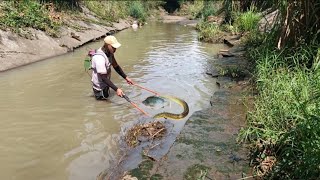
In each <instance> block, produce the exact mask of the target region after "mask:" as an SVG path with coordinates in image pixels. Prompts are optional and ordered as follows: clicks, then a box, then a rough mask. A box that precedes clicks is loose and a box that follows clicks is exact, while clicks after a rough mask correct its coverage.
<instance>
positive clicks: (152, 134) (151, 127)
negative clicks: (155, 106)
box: [125, 121, 167, 147]
mask: <svg viewBox="0 0 320 180" xmlns="http://www.w3.org/2000/svg"><path fill="white" fill-rule="evenodd" d="M166 132H167V128H166V126H165V125H164V124H163V123H162V122H159V121H157V122H150V123H145V124H139V125H135V126H133V127H132V128H131V129H129V130H128V131H127V134H126V136H125V141H126V143H127V145H128V146H130V147H136V146H138V145H139V144H140V143H141V142H143V141H148V140H152V139H160V138H162V137H164V135H165V134H166Z"/></svg>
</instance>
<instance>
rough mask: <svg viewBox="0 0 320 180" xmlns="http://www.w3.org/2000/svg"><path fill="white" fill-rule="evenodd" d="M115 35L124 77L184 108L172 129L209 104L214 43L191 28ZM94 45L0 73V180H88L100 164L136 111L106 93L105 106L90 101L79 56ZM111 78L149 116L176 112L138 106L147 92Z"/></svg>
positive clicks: (113, 150) (154, 27)
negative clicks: (181, 101)
mask: <svg viewBox="0 0 320 180" xmlns="http://www.w3.org/2000/svg"><path fill="white" fill-rule="evenodd" d="M115 36H116V37H117V38H118V40H119V41H120V43H122V46H121V48H119V49H118V50H117V53H116V58H117V59H118V62H119V64H120V65H122V67H123V69H124V71H125V72H126V73H127V75H128V76H129V77H131V78H132V79H133V80H134V81H135V82H137V83H139V84H140V85H142V86H145V87H148V88H150V89H152V90H155V91H157V92H159V93H162V94H169V95H173V96H177V97H180V98H182V99H184V100H185V101H186V102H187V103H188V104H189V107H190V113H189V115H188V116H187V117H186V118H184V119H183V120H181V121H174V123H175V125H176V128H177V129H178V130H179V129H181V128H182V127H183V125H184V123H185V120H186V119H187V118H188V117H189V116H190V115H191V114H192V113H193V112H194V111H196V110H199V109H202V108H206V107H208V106H209V98H210V96H211V95H212V93H213V92H214V91H215V90H216V89H215V88H216V87H215V85H214V84H215V83H214V81H215V80H214V79H212V78H211V77H210V76H207V75H206V74H205V72H206V68H207V63H208V61H210V60H213V59H214V55H215V54H216V53H217V51H218V49H220V48H222V45H221V46H219V45H210V44H203V43H200V42H198V41H197V33H196V31H195V30H193V29H192V28H189V27H184V26H179V25H174V24H157V23H151V24H148V25H146V26H144V27H143V28H141V29H139V30H138V31H133V30H131V29H128V30H125V31H122V32H119V33H117V34H116V35H115ZM100 45H101V41H99V42H96V43H91V44H88V45H86V46H84V47H82V48H80V49H77V50H76V51H74V52H72V53H69V54H66V55H63V56H59V57H55V58H52V59H48V60H45V61H41V62H38V63H34V64H31V65H28V66H24V67H21V68H17V69H14V70H11V71H7V72H3V73H1V74H0V99H1V101H0V119H1V126H0V136H1V140H0V172H1V173H0V179H8V180H9V179H12V180H22V179H23V180H36V179H41V180H57V179H59V180H63V179H69V180H88V179H95V178H96V176H97V174H99V173H100V172H101V171H103V170H104V169H106V168H107V167H108V165H109V161H110V160H112V159H113V158H114V157H115V153H116V152H117V140H118V137H119V132H120V129H121V126H123V125H124V124H127V123H128V122H133V121H135V120H136V119H139V118H140V117H142V114H141V113H140V112H139V111H137V110H136V109H134V108H133V107H132V106H131V105H130V104H129V103H127V102H126V101H125V100H124V99H121V98H119V97H117V96H115V95H114V93H113V92H112V95H111V97H110V99H109V100H107V101H96V100H95V99H94V98H93V97H92V90H91V84H90V77H89V76H88V74H86V73H85V72H84V69H83V58H84V55H85V54H86V52H87V51H88V49H90V48H98V47H99V46H100ZM112 79H113V81H114V82H115V84H116V85H118V86H119V87H121V88H122V89H123V90H124V92H125V93H126V94H127V95H128V97H129V98H130V99H131V100H132V101H134V102H135V103H137V104H138V105H139V106H140V107H141V108H142V109H144V110H145V111H147V112H148V113H149V114H151V115H154V114H156V113H159V112H162V111H164V110H168V111H171V112H180V111H181V109H179V108H180V107H179V106H176V105H175V104H174V103H172V104H170V106H169V107H165V108H163V109H151V108H148V107H146V106H144V105H143V104H142V101H143V100H144V99H146V98H147V97H148V96H151V95H152V94H151V93H149V92H147V91H144V90H141V89H139V88H137V87H132V86H129V85H127V84H126V83H125V82H124V81H123V80H122V79H121V78H119V76H118V75H117V74H116V73H113V77H112Z"/></svg>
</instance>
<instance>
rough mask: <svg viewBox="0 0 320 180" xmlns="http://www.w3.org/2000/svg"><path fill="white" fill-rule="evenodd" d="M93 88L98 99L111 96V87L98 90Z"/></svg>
mask: <svg viewBox="0 0 320 180" xmlns="http://www.w3.org/2000/svg"><path fill="white" fill-rule="evenodd" d="M92 90H93V94H94V96H95V98H96V100H104V99H107V98H108V97H109V87H106V88H104V89H103V90H102V91H98V90H96V89H94V88H92Z"/></svg>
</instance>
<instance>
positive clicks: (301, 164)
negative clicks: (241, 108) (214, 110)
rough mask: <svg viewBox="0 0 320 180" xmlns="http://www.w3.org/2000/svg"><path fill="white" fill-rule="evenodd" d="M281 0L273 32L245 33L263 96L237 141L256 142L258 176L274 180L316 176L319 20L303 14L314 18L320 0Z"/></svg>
mask: <svg viewBox="0 0 320 180" xmlns="http://www.w3.org/2000/svg"><path fill="white" fill-rule="evenodd" d="M283 2H284V3H283V4H282V3H279V4H278V3H275V6H274V7H275V8H277V9H279V10H280V15H279V17H278V19H277V21H276V22H277V23H276V25H275V26H274V28H273V29H272V31H271V32H270V33H268V34H264V35H261V34H257V32H255V33H253V34H252V35H251V36H249V37H247V41H246V42H247V43H250V44H248V47H251V48H250V50H249V58H250V59H251V60H252V62H254V63H255V64H256V66H255V69H256V70H255V79H256V88H257V90H258V93H259V95H258V96H257V97H256V100H255V102H254V108H253V109H252V110H251V111H250V112H249V113H248V116H247V127H246V128H244V129H242V130H241V133H240V135H239V139H240V140H242V141H246V142H250V143H251V144H252V152H253V153H252V160H253V164H254V165H255V172H256V173H257V175H259V176H264V177H265V178H270V179H301V178H303V179H317V178H319V177H320V167H319V164H320V153H319V147H320V128H319V124H320V106H319V102H320V89H319V87H320V68H319V67H320V66H319V65H320V62H319V60H320V49H319V43H320V41H319V36H318V35H317V33H316V32H317V30H316V27H317V28H319V26H320V24H319V21H312V22H309V21H308V23H306V21H304V20H303V21H302V20H301V19H299V18H300V17H301V15H302V14H303V16H304V17H306V18H307V19H308V18H309V20H310V19H313V18H316V17H317V15H316V14H315V12H316V11H317V12H318V11H319V10H320V3H316V2H313V3H314V4H313V5H312V6H313V7H311V3H310V4H309V2H305V3H302V2H300V1H299V2H295V4H291V1H290V2H289V1H288V2H287V1H283ZM308 8H309V9H308ZM307 9H308V10H307ZM297 11H299V13H298V12H297ZM297 13H298V14H299V15H298V14H297ZM298 16H299V18H298ZM292 17H297V19H296V20H297V21H298V22H299V23H296V22H291V20H290V19H291V18H292ZM302 26H303V27H304V28H302ZM307 32H309V33H307ZM304 33H307V34H304ZM257 37H258V38H257ZM270 159H273V161H274V162H273V163H272V165H270V167H269V168H266V167H262V166H263V164H266V163H267V162H268V161H269V162H270Z"/></svg>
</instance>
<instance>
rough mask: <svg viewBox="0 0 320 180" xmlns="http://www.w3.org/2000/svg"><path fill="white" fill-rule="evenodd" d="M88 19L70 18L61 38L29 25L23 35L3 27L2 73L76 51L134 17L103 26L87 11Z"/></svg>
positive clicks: (0, 45)
mask: <svg viewBox="0 0 320 180" xmlns="http://www.w3.org/2000/svg"><path fill="white" fill-rule="evenodd" d="M84 12H85V13H86V14H87V17H88V19H86V20H81V19H75V18H73V19H69V20H68V24H72V26H67V25H65V26H62V27H61V28H60V32H61V34H60V37H59V38H54V37H51V36H49V35H47V34H46V33H45V32H43V31H41V30H36V29H33V28H28V29H27V30H25V34H24V36H23V37H22V36H21V35H18V34H16V33H14V32H11V31H3V30H0V42H1V43H0V64H1V66H0V72H1V71H5V70H9V69H12V68H16V67H20V66H23V65H27V64H30V63H33V62H37V61H40V60H44V59H47V58H50V57H54V56H58V55H62V54H64V53H67V52H70V51H73V50H74V49H75V48H78V47H80V46H82V45H84V44H86V43H88V42H92V41H95V40H97V39H100V38H102V37H104V36H106V35H107V34H109V33H110V34H113V33H115V32H117V31H121V30H124V29H126V28H129V27H131V24H132V19H123V20H119V22H112V23H110V25H103V24H98V23H94V22H99V21H98V19H97V18H96V17H95V16H93V15H92V14H90V11H89V10H87V11H84Z"/></svg>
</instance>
